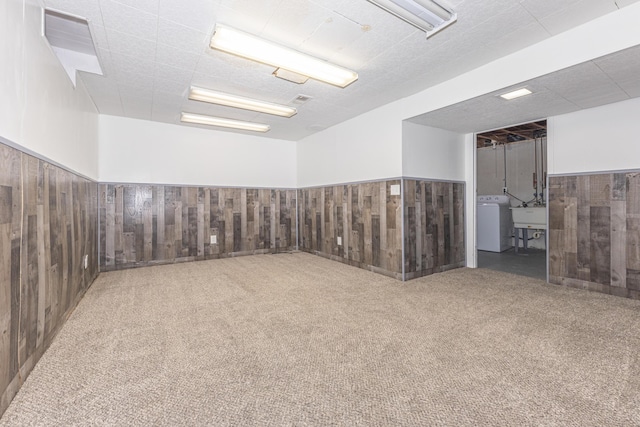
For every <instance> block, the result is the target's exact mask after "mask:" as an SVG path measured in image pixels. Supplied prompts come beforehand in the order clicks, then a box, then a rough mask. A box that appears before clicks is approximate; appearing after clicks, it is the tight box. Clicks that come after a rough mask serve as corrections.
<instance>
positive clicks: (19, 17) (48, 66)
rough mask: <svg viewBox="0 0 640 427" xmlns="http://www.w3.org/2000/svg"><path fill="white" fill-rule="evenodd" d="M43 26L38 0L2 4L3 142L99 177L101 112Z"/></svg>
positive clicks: (8, 0) (0, 111)
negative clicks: (68, 71) (75, 81)
mask: <svg viewBox="0 0 640 427" xmlns="http://www.w3.org/2000/svg"><path fill="white" fill-rule="evenodd" d="M41 28H42V8H41V7H40V6H38V2H36V1H34V0H3V1H0V94H1V96H0V138H1V139H4V140H5V142H8V143H11V144H12V145H14V144H15V145H17V146H19V148H23V149H26V150H25V151H27V152H33V153H35V154H38V155H40V156H44V157H46V158H48V159H51V160H53V161H55V162H56V163H59V164H61V165H62V166H65V167H67V168H69V169H71V170H73V171H76V172H79V173H81V174H83V175H86V176H88V177H89V178H93V179H97V177H98V114H97V111H96V109H95V106H94V105H93V102H92V101H91V98H90V97H89V95H88V94H87V91H86V90H85V88H84V86H82V84H81V82H80V80H78V87H76V88H74V86H73V84H72V83H71V80H69V77H68V76H67V74H66V72H65V70H64V68H63V67H62V65H61V64H60V62H59V61H58V59H57V58H56V56H55V54H54V53H53V51H52V50H51V48H50V47H49V45H48V43H47V42H46V40H45V39H44V37H42V35H41Z"/></svg>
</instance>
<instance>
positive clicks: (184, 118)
mask: <svg viewBox="0 0 640 427" xmlns="http://www.w3.org/2000/svg"><path fill="white" fill-rule="evenodd" d="M180 121H181V122H185V123H195V124H199V125H208V126H220V127H224V128H232V129H241V130H250V131H254V132H266V131H268V130H269V129H271V126H269V125H265V124H263V123H252V122H242V121H240V120H231V119H224V118H222V117H213V116H204V115H202V114H192V113H182V115H181V116H180Z"/></svg>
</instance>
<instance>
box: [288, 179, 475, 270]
mask: <svg viewBox="0 0 640 427" xmlns="http://www.w3.org/2000/svg"><path fill="white" fill-rule="evenodd" d="M401 181H404V182H403V183H401ZM401 185H402V186H404V198H403V197H402V196H401V194H400V192H398V193H397V194H394V192H392V191H391V189H392V186H397V187H396V188H398V189H399V188H400V186H401ZM403 199H404V200H403ZM298 200H299V201H298V213H299V216H300V221H299V222H300V233H301V235H300V249H301V250H303V251H306V252H311V253H314V254H317V255H320V256H324V257H326V258H329V259H332V260H335V261H340V262H343V263H347V264H350V265H353V266H356V267H360V268H364V269H367V270H371V271H374V272H377V273H381V274H385V275H388V276H391V277H395V278H397V279H400V280H402V279H403V263H404V279H405V280H409V279H413V278H416V277H420V276H425V275H428V274H432V273H436V272H439V271H445V270H448V269H452V268H457V267H462V266H464V264H465V241H464V184H462V183H457V182H439V181H429V180H416V179H407V178H405V179H402V180H401V179H391V180H384V181H374V182H364V183H354V184H341V185H335V186H328V187H316V188H306V189H300V190H298ZM403 204H404V206H403ZM403 222H404V242H403V233H402V226H403ZM418 236H420V237H418ZM338 238H340V240H341V242H340V243H338V240H339V239H338ZM403 244H404V254H403V247H402V246H403Z"/></svg>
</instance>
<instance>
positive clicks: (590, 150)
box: [547, 98, 640, 175]
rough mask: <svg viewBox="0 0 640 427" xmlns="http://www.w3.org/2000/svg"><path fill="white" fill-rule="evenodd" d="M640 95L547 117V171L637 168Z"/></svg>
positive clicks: (571, 171) (639, 134)
mask: <svg viewBox="0 0 640 427" xmlns="http://www.w3.org/2000/svg"><path fill="white" fill-rule="evenodd" d="M639 119H640V98H634V99H630V100H627V101H622V102H617V103H615V104H609V105H604V106H601V107H596V108H589V109H587V110H582V111H576V112H574V113H569V114H563V115H560V116H555V117H550V118H549V119H548V121H547V126H548V134H549V136H548V141H549V145H548V147H547V150H548V158H549V174H556V175H557V174H571V173H585V172H599V171H614V170H628V169H640V120H639Z"/></svg>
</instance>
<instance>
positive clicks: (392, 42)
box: [44, 0, 640, 140]
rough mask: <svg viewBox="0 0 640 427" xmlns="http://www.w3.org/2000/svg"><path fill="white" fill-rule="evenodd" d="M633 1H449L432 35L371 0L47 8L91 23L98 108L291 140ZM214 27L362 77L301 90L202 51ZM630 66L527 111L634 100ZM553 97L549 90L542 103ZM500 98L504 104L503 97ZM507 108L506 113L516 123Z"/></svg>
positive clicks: (259, 68)
mask: <svg viewBox="0 0 640 427" xmlns="http://www.w3.org/2000/svg"><path fill="white" fill-rule="evenodd" d="M636 1H638V0H492V1H486V0H448V1H447V3H448V4H449V5H450V6H451V7H453V8H454V10H455V11H456V12H457V14H458V20H457V22H455V23H454V24H453V25H451V26H450V27H448V28H447V29H445V30H444V31H442V32H440V33H438V34H436V35H435V36H433V37H431V38H429V39H427V38H426V37H425V34H424V33H422V32H421V31H419V30H417V29H415V28H414V27H412V26H411V25H409V24H407V23H405V22H403V21H401V20H400V19H398V18H396V17H394V16H392V15H390V14H389V13H387V12H385V11H383V10H382V9H380V8H379V7H377V6H375V5H373V4H372V3H370V2H368V1H366V0H189V2H184V1H183V0H44V3H45V5H46V6H47V7H50V8H54V9H56V10H60V11H62V12H68V13H72V14H74V15H78V16H82V17H85V18H87V20H88V21H89V25H90V28H91V32H92V36H93V40H94V43H95V45H96V47H97V53H98V57H99V59H100V62H101V65H102V67H103V71H104V76H96V75H90V74H87V73H81V74H80V76H81V77H80V78H82V79H83V80H84V82H85V84H86V87H87V90H88V92H89V94H90V95H91V97H92V99H93V101H94V103H95V104H96V106H97V108H98V110H99V111H100V112H101V113H105V114H115V115H125V116H130V117H135V118H142V119H146V120H157V121H163V122H168V123H174V124H180V122H179V117H180V112H181V111H187V110H189V111H191V112H198V113H201V114H211V115H214V114H216V115H220V116H222V117H228V118H235V119H239V120H251V119H253V120H256V121H262V122H265V123H269V124H271V126H272V129H271V131H270V132H268V133H267V134H264V135H263V136H266V137H272V138H279V139H290V140H298V139H300V138H303V137H305V136H307V135H310V134H312V133H313V132H316V131H317V130H319V129H324V128H327V127H330V126H332V125H335V124H337V123H339V122H341V121H343V120H346V119H348V118H351V117H354V116H356V115H359V114H362V113H364V112H366V111H368V110H370V109H373V108H375V107H377V106H380V105H382V104H384V103H387V102H391V101H394V100H396V99H399V98H401V97H404V96H408V95H411V94H412V93H415V92H417V91H420V90H424V89H427V88H428V87H430V86H432V85H435V84H438V83H441V82H443V81H445V80H447V79H450V78H453V77H455V76H457V75H459V74H462V73H465V72H467V71H470V70H471V69H473V68H475V67H478V66H480V65H483V64H486V63H488V62H490V61H492V60H495V59H497V58H499V57H501V56H504V55H507V54H509V53H512V52H514V51H516V50H518V49H522V48H524V47H526V46H529V45H531V44H534V43H537V42H539V41H542V40H544V39H545V38H548V37H550V36H551V35H553V34H557V33H559V32H561V31H565V30H567V29H569V28H571V27H573V26H576V25H580V24H582V23H584V22H587V21H588V20H590V19H594V18H596V17H598V16H601V15H603V14H606V13H609V12H612V11H614V10H617V9H618V8H619V7H624V6H627V5H629V4H631V3H634V2H636ZM217 23H223V24H225V25H229V26H232V27H235V28H237V29H239V30H242V31H245V32H248V33H252V34H255V35H258V36H260V37H264V38H266V39H269V40H272V41H274V42H277V43H280V44H283V45H286V46H289V47H291V48H294V49H296V50H299V51H302V52H306V53H308V54H311V55H314V56H316V57H318V58H320V59H323V60H328V61H329V62H332V63H335V64H338V65H341V66H343V67H348V68H350V69H353V70H355V71H356V72H358V73H359V79H358V80H357V81H356V82H354V83H353V84H351V85H350V86H348V87H346V88H344V89H341V88H338V87H334V86H331V85H328V84H325V83H321V82H318V81H314V80H311V79H310V80H309V81H307V82H306V83H305V84H302V85H297V84H294V83H291V82H287V81H284V80H282V79H278V78H276V77H274V76H273V75H272V73H273V71H274V68H273V67H270V66H266V65H263V64H257V63H254V62H252V61H248V60H245V59H242V58H238V57H235V56H232V55H228V54H225V53H221V52H218V51H214V50H212V49H211V48H209V41H210V38H211V35H212V33H213V29H214V27H215V25H216V24H217ZM628 61H629V60H628V58H627V56H626V55H625V56H621V57H620V58H615V57H614V58H609V59H606V60H605V59H603V60H602V61H597V62H595V64H596V65H597V66H598V67H599V68H598V67H596V68H598V69H597V70H595V74H594V73H593V71H594V70H593V69H592V68H589V70H588V69H587V68H585V69H584V70H578V72H582V73H584V74H580V79H582V80H586V81H594V82H597V84H598V86H599V89H593V90H590V89H585V88H582V89H581V87H580V85H576V86H575V87H574V85H573V82H572V81H565V80H566V79H565V78H564V77H563V76H562V74H559V75H558V79H559V80H558V81H562V82H563V83H562V84H556V85H555V86H554V85H553V82H552V81H551V80H549V81H547V82H546V83H545V84H548V86H549V87H547V86H545V84H543V83H542V82H539V83H538V84H539V85H540V86H541V87H542V88H544V91H545V93H544V94H539V95H538V96H536V97H534V98H532V100H533V101H535V102H533V101H532V102H533V104H534V105H533V106H532V107H531V112H530V113H527V114H529V115H535V114H536V112H537V111H539V109H538V103H540V104H542V101H539V100H544V101H545V102H549V103H550V105H553V106H555V108H557V110H558V111H565V110H566V109H567V108H580V107H583V106H588V105H593V104H597V103H606V102H613V101H611V100H615V99H618V98H619V97H620V96H623V97H624V96H626V97H628V96H638V92H640V83H638V78H637V77H636V76H637V74H632V73H630V72H627V71H625V70H626V69H627V68H628V66H627V63H628ZM638 61H640V60H638ZM632 64H633V66H632V69H634V70H635V69H636V68H638V66H637V65H635V63H633V61H632ZM526 65H527V64H523V66H526ZM591 65H593V64H591ZM598 74H600V76H599V77H596V75H598ZM594 79H595V80H594ZM191 85H197V86H201V87H204V88H209V89H214V90H218V91H222V92H227V93H233V94H237V95H242V96H246V97H252V98H256V99H261V100H265V101H270V102H276V103H283V104H289V103H291V101H292V100H293V99H294V98H295V97H296V96H297V95H299V94H305V95H309V96H311V97H312V100H311V101H309V102H308V103H307V104H303V105H299V106H297V108H298V114H297V115H295V116H293V117H292V118H289V119H284V118H279V117H275V116H270V115H266V114H256V113H251V112H246V111H243V110H239V109H235V108H229V107H221V106H215V105H210V104H205V103H201V102H195V101H190V100H188V99H187V96H188V89H189V86H191ZM554 91H555V92H554ZM551 92H554V93H555V97H553V99H548V96H550V93H551ZM492 101H493V99H492ZM470 105H473V106H475V105H476V104H475V103H474V102H473V101H470ZM496 105H497V106H496V107H495V109H499V108H500V107H499V106H500V105H501V104H496ZM478 108H479V109H480V107H478ZM540 108H542V106H540ZM482 110H483V113H481V114H480V113H478V112H474V114H478V119H477V120H475V121H468V122H469V123H471V122H474V123H476V124H477V126H482V125H481V122H483V121H490V117H489V116H490V112H491V111H493V110H494V107H491V108H486V107H485V108H484V109H482ZM452 111H455V109H453V110H452ZM469 111H472V110H469ZM494 112H495V111H494ZM468 114H472V113H468ZM514 114H515V113H509V114H506V115H505V117H513V119H514V120H516V119H517V118H516V117H515V116H514ZM522 114H524V113H522ZM476 130H477V129H476Z"/></svg>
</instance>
